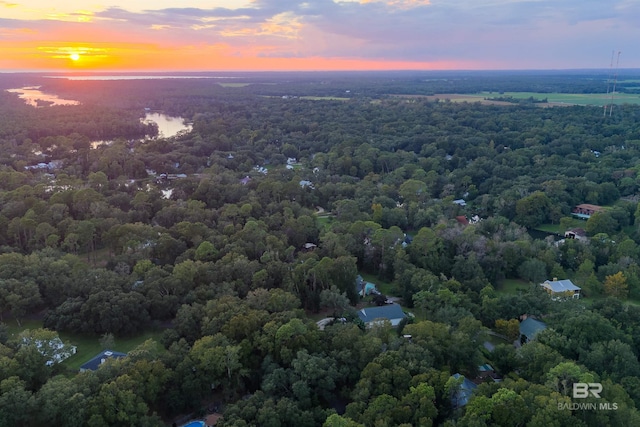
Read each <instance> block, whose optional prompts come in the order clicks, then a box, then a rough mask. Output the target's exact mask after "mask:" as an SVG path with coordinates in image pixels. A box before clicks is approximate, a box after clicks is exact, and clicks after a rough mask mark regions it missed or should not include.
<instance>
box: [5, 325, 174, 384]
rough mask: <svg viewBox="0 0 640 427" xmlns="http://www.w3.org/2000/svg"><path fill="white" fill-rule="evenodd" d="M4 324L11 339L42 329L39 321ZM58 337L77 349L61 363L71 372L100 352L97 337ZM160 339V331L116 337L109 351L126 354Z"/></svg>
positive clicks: (61, 333) (69, 334)
mask: <svg viewBox="0 0 640 427" xmlns="http://www.w3.org/2000/svg"><path fill="white" fill-rule="evenodd" d="M5 323H6V325H7V330H8V332H9V336H10V337H12V338H14V337H16V336H17V335H19V334H20V333H21V332H22V331H24V330H26V329H38V328H42V321H41V320H32V319H27V320H24V321H22V322H21V323H22V324H21V325H18V323H17V322H16V321H15V320H13V319H11V320H8V321H6V322H5ZM58 335H59V336H60V339H61V340H62V342H64V343H65V344H70V345H75V346H76V347H77V352H76V354H74V355H73V356H71V357H70V358H68V359H66V360H65V361H64V362H62V365H63V366H65V367H66V368H68V369H69V370H71V371H77V370H79V369H80V365H82V364H83V363H85V362H87V361H89V360H91V358H93V357H94V356H95V355H96V354H98V353H100V352H101V351H102V347H101V346H100V337H98V336H95V335H86V334H72V333H68V332H59V333H58ZM161 337H162V331H161V330H149V331H147V332H144V333H142V334H140V335H136V336H134V337H122V338H119V337H116V338H115V339H114V346H113V348H112V349H111V350H115V351H119V352H122V353H128V352H130V351H131V350H133V349H134V348H136V347H137V346H139V345H140V344H142V343H143V342H145V341H146V340H148V339H153V340H155V341H157V342H160V339H161Z"/></svg>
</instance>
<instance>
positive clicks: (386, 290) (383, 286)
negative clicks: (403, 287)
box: [360, 272, 398, 296]
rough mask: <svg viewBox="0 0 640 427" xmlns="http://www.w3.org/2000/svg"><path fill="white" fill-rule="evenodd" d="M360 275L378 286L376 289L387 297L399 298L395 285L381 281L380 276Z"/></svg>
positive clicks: (361, 273)
mask: <svg viewBox="0 0 640 427" xmlns="http://www.w3.org/2000/svg"><path fill="white" fill-rule="evenodd" d="M360 275H361V276H362V278H363V279H364V280H365V281H366V282H371V283H373V284H374V285H376V289H377V290H379V291H380V292H381V293H383V294H385V295H387V296H398V295H397V293H398V291H397V289H396V285H395V284H393V283H391V282H386V281H384V280H382V279H379V278H378V276H376V275H373V274H369V273H363V272H360Z"/></svg>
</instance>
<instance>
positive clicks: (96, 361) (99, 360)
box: [80, 350, 126, 372]
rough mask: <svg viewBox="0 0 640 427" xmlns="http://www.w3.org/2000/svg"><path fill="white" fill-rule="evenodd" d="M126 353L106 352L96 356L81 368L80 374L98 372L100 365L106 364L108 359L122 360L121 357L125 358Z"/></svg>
mask: <svg viewBox="0 0 640 427" xmlns="http://www.w3.org/2000/svg"><path fill="white" fill-rule="evenodd" d="M125 356H126V354H125V353H120V352H117V351H112V350H104V351H102V352H101V353H99V354H98V355H97V356H95V357H94V358H93V359H91V360H89V361H88V362H86V363H85V364H83V365H82V366H80V372H83V371H97V370H98V368H99V367H100V365H102V364H103V363H104V362H106V360H107V359H120V358H121V357H125Z"/></svg>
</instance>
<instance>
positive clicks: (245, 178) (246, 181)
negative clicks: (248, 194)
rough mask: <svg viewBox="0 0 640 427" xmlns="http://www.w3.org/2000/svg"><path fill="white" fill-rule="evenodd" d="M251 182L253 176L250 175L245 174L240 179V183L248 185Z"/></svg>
mask: <svg viewBox="0 0 640 427" xmlns="http://www.w3.org/2000/svg"><path fill="white" fill-rule="evenodd" d="M250 182H251V177H250V176H249V175H247V176H245V177H244V178H242V179H241V180H240V184H242V185H247V184H248V183H250Z"/></svg>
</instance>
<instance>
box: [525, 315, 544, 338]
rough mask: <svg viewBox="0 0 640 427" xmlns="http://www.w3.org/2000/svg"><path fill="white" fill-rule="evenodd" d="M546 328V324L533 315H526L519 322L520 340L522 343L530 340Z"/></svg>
mask: <svg viewBox="0 0 640 427" xmlns="http://www.w3.org/2000/svg"><path fill="white" fill-rule="evenodd" d="M545 329H547V325H546V323H544V322H541V321H539V320H536V319H534V318H533V317H527V318H526V319H524V320H523V321H522V322H520V342H521V343H522V344H525V343H528V342H529V341H532V340H533V339H534V338H535V337H536V335H538V334H539V333H540V331H544V330H545Z"/></svg>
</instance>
